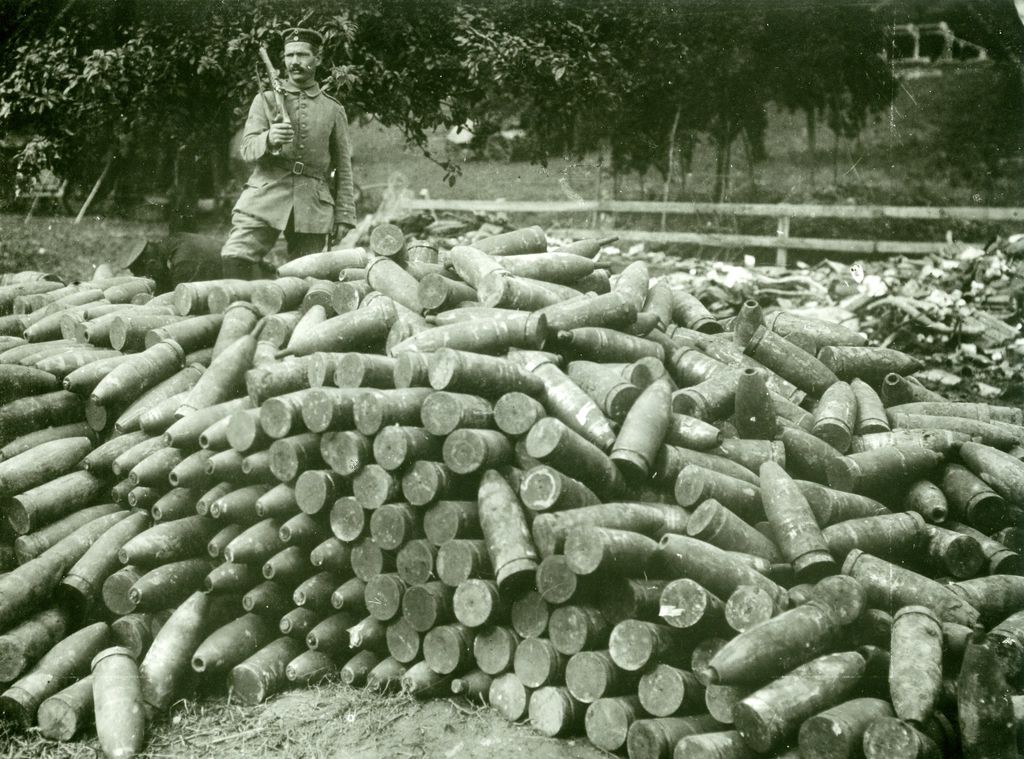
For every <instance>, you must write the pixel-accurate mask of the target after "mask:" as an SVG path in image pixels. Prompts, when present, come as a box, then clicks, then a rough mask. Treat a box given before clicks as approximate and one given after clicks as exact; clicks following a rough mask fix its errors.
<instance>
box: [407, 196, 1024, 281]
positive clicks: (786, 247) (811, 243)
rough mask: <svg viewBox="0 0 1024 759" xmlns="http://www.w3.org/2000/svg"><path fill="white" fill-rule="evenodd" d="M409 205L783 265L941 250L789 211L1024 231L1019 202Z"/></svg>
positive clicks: (559, 231) (936, 245)
mask: <svg viewBox="0 0 1024 759" xmlns="http://www.w3.org/2000/svg"><path fill="white" fill-rule="evenodd" d="M405 207H406V208H408V209H409V210H422V211H464V212H470V213H488V212H502V213H544V214H558V213H586V214H589V215H590V226H589V227H586V228H579V227H571V228H551V229H549V231H550V232H551V234H553V235H558V236H561V237H590V236H593V235H594V234H595V233H597V232H600V233H601V234H607V235H617V236H618V237H619V239H621V240H625V241H637V242H658V243H688V244H692V245H707V246H711V247H720V248H723V247H724V248H769V249H771V248H774V249H775V260H776V264H778V265H779V266H785V265H786V260H787V254H788V252H789V251H790V250H814V251H822V252H825V253H856V254H860V255H864V256H871V255H884V256H888V255H906V256H921V255H927V254H929V253H934V252H936V251H937V250H938V248H939V246H940V245H941V243H939V242H908V241H904V240H872V239H856V240H850V239H844V240H840V239H830V238H814V237H798V236H793V234H792V228H791V225H792V221H793V220H794V219H843V220H882V219H904V220H906V219H911V220H919V221H933V222H942V221H976V222H1008V221H1009V222H1018V223H1020V224H1021V227H1022V231H1024V208H987V207H984V208H982V207H973V206H951V207H938V206H868V205H864V206H861V205H837V206H826V205H802V204H794V203H676V202H654V201H634V200H602V201H596V200H581V201H533V200H522V201H521V200H510V201H504V200H494V201H486V200H441V199H438V200H432V199H423V198H416V199H411V200H409V201H407V202H406V204H405ZM601 214H661V215H662V217H663V218H664V217H665V216H680V215H684V216H699V215H702V214H703V215H719V216H743V217H761V218H774V219H775V222H776V233H775V234H774V235H742V234H720V233H707V232H665V231H648V230H638V229H604V228H599V227H598V225H597V222H598V218H599V216H600V215H601Z"/></svg>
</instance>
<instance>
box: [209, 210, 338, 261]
mask: <svg viewBox="0 0 1024 759" xmlns="http://www.w3.org/2000/svg"><path fill="white" fill-rule="evenodd" d="M280 235H281V230H279V229H274V228H273V227H271V226H269V225H267V224H265V223H263V222H262V221H260V220H259V219H257V218H255V217H254V216H250V215H249V214H247V213H241V212H240V211H234V212H232V214H231V234H229V235H228V239H227V241H226V242H225V243H224V247H223V248H221V250H220V255H221V258H242V259H245V260H247V261H250V262H252V263H255V264H265V263H267V262H266V257H267V254H268V253H270V249H271V248H273V247H274V243H276V242H277V238H278V237H280ZM326 237H327V235H326V234H306V233H303V232H296V231H295V217H294V216H289V217H288V226H287V227H285V230H284V239H285V241H286V242H287V243H288V258H289V259H294V258H298V257H299V256H304V255H307V254H309V253H319V252H320V251H321V250H323V249H324V242H325V241H326Z"/></svg>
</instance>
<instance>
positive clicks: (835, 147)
mask: <svg viewBox="0 0 1024 759" xmlns="http://www.w3.org/2000/svg"><path fill="white" fill-rule="evenodd" d="M832 136H833V141H832V186H833V187H838V186H839V132H833V134H832Z"/></svg>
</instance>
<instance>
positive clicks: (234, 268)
mask: <svg viewBox="0 0 1024 759" xmlns="http://www.w3.org/2000/svg"><path fill="white" fill-rule="evenodd" d="M220 265H221V274H222V275H223V276H224V279H244V280H253V279H259V278H260V274H261V272H260V265H259V262H258V261H251V260H249V259H248V258H241V257H239V256H223V257H221V259H220Z"/></svg>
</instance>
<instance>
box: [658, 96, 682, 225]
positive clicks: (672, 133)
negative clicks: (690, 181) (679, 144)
mask: <svg viewBox="0 0 1024 759" xmlns="http://www.w3.org/2000/svg"><path fill="white" fill-rule="evenodd" d="M682 112H683V107H682V106H679V107H677V108H676V115H675V118H673V119H672V128H671V129H669V130H668V171H666V172H665V187H664V190H663V191H662V193H661V199H662V200H663V201H664V202H666V203H667V202H668V194H669V191H670V190H671V189H672V176H673V175H674V174H675V173H676V172H675V169H676V158H677V156H676V131H677V130H678V129H679V117H680V115H681V114H682ZM667 218H668V214H666V213H662V214H661V231H662V232H664V231H665V223H666V220H667Z"/></svg>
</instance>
